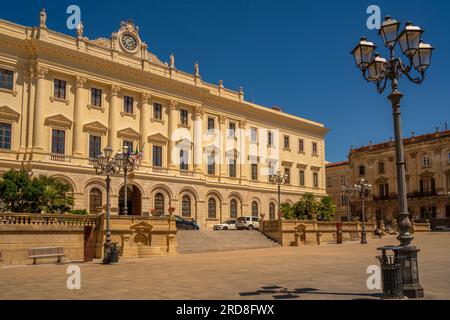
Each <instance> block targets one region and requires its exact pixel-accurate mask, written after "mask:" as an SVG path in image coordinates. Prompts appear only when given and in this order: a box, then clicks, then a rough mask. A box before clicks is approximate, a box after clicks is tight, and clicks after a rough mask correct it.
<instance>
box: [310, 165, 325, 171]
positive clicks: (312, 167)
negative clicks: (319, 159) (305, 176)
mask: <svg viewBox="0 0 450 320" xmlns="http://www.w3.org/2000/svg"><path fill="white" fill-rule="evenodd" d="M321 169H322V167H318V166H311V170H312V171H320V170H321Z"/></svg>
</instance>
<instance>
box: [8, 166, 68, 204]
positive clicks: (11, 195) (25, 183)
mask: <svg viewBox="0 0 450 320" xmlns="http://www.w3.org/2000/svg"><path fill="white" fill-rule="evenodd" d="M0 199H1V201H2V202H3V203H4V204H5V205H6V209H7V210H10V211H12V212H27V213H39V212H42V211H43V212H49V213H64V212H67V211H68V210H70V209H71V207H72V206H73V195H72V192H71V190H70V186H69V185H67V184H66V183H64V182H61V181H59V180H57V179H55V178H51V177H47V176H44V175H41V176H39V177H37V178H33V179H32V178H31V177H30V175H29V174H28V173H27V172H26V171H17V170H10V171H8V172H5V173H4V174H3V176H2V179H0Z"/></svg>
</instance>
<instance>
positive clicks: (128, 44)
mask: <svg viewBox="0 0 450 320" xmlns="http://www.w3.org/2000/svg"><path fill="white" fill-rule="evenodd" d="M122 45H123V46H124V48H125V49H127V50H129V51H134V50H135V49H136V48H137V41H136V38H135V37H133V36H131V35H129V34H126V35H124V36H123V37H122Z"/></svg>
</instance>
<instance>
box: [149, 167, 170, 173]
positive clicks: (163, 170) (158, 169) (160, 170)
mask: <svg viewBox="0 0 450 320" xmlns="http://www.w3.org/2000/svg"><path fill="white" fill-rule="evenodd" d="M152 173H159V174H167V173H168V170H167V168H163V167H152Z"/></svg>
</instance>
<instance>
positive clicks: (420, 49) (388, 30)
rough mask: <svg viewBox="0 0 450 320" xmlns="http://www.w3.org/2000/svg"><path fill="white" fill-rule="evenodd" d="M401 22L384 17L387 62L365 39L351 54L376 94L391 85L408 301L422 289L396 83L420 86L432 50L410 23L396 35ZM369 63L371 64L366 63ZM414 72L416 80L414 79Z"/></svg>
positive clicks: (382, 31) (382, 32)
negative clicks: (403, 81)
mask: <svg viewBox="0 0 450 320" xmlns="http://www.w3.org/2000/svg"><path fill="white" fill-rule="evenodd" d="M399 29H400V22H398V21H396V20H393V19H391V17H389V16H388V17H386V19H385V21H384V22H383V24H382V25H381V29H380V35H381V37H382V39H383V42H384V45H385V47H386V48H388V50H389V54H390V56H389V61H386V60H384V59H382V58H381V57H380V56H379V55H374V56H371V55H372V54H373V53H374V50H375V46H374V45H373V43H371V42H368V41H367V40H366V39H365V38H364V40H361V41H360V43H359V44H358V45H357V46H356V48H355V49H354V50H353V51H352V54H353V55H354V57H355V61H356V66H357V67H358V68H359V69H360V70H361V71H362V75H363V77H364V79H366V80H367V81H368V82H373V83H375V84H376V87H377V91H378V92H379V93H380V94H381V93H383V92H384V90H385V89H386V86H387V83H388V82H390V83H391V89H392V92H391V94H390V95H389V97H388V99H389V100H390V101H391V104H392V109H393V119H394V132H395V153H396V165H397V189H398V201H399V206H400V210H399V214H398V217H397V220H398V225H399V229H400V232H399V236H398V240H399V241H400V246H401V248H400V249H398V250H397V254H398V259H399V260H400V261H402V262H401V263H402V266H403V268H404V293H405V295H406V296H407V297H409V298H419V297H423V288H422V286H421V285H420V283H419V272H418V267H417V252H418V251H419V250H418V249H417V248H416V247H415V246H413V245H412V244H411V242H412V240H413V239H414V237H413V236H412V234H411V221H410V220H409V213H408V199H407V194H406V177H405V175H406V174H405V171H406V168H405V156H404V150H403V138H402V128H401V117H400V115H401V114H400V101H401V99H402V97H403V94H402V93H401V92H400V91H399V90H398V80H399V79H400V77H401V76H402V75H404V76H406V78H407V79H408V80H410V81H411V82H413V83H415V84H421V83H422V82H423V80H424V78H425V71H426V70H427V69H428V67H429V66H430V63H431V56H432V53H433V50H434V48H433V47H432V46H431V45H429V44H425V43H423V42H422V40H421V38H422V34H423V32H424V31H423V30H422V29H421V28H419V27H417V26H414V25H413V24H412V23H411V22H407V23H406V24H405V28H404V29H403V31H402V32H400V34H399ZM396 44H399V46H400V49H401V51H402V53H403V54H404V55H405V56H406V58H407V61H408V60H409V63H407V64H405V63H403V61H402V60H401V59H400V57H398V56H396V55H395V46H396ZM369 60H370V61H369ZM414 69H415V70H416V72H417V74H418V75H417V76H413V75H412V73H413V72H414Z"/></svg>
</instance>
